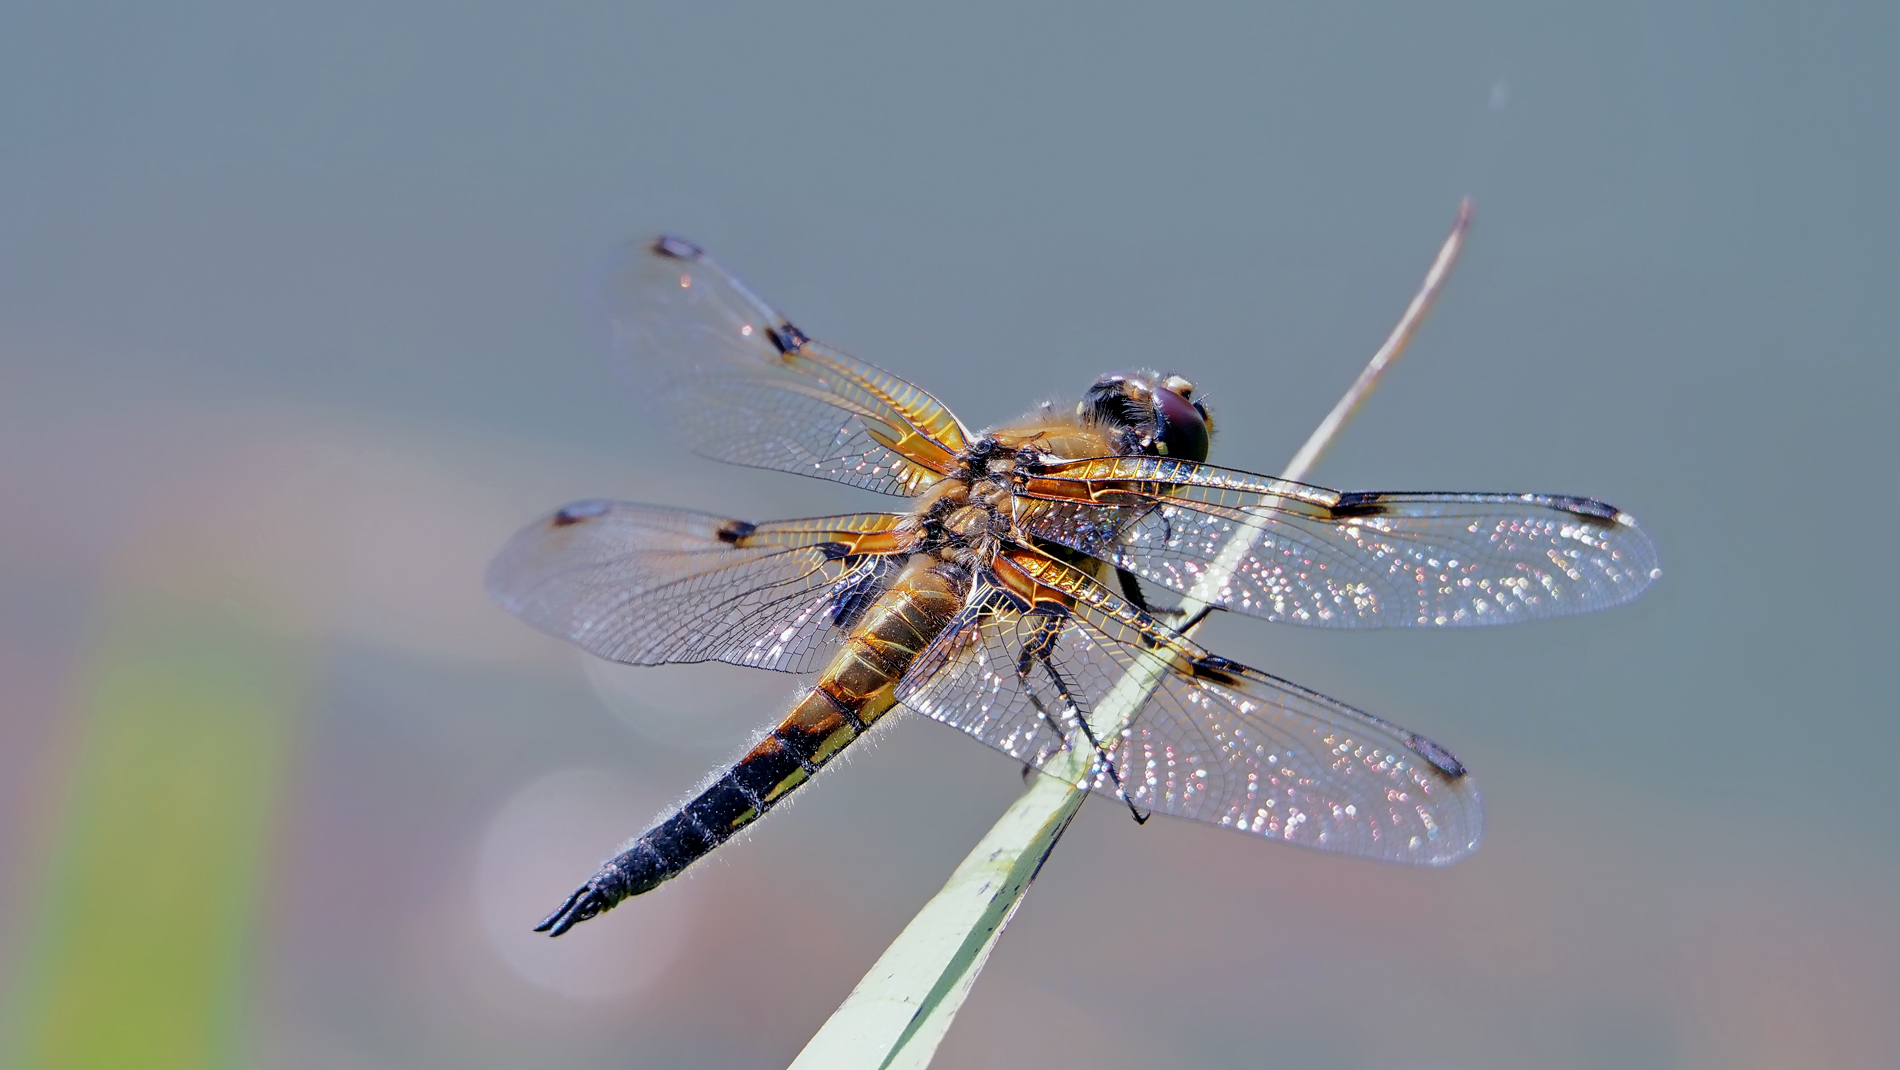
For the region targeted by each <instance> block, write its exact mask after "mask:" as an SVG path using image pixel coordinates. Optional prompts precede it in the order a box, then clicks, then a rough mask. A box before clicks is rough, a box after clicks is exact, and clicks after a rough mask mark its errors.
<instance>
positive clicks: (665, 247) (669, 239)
mask: <svg viewBox="0 0 1900 1070" xmlns="http://www.w3.org/2000/svg"><path fill="white" fill-rule="evenodd" d="M653 251H654V252H655V253H658V254H659V255H661V256H670V257H672V258H673V259H675V260H698V259H699V258H701V257H703V256H705V255H706V250H704V249H701V248H700V247H699V246H697V245H694V244H693V243H692V242H689V241H687V240H686V239H685V238H675V237H673V236H672V235H671V234H662V235H660V236H659V237H658V238H655V239H654V240H653Z"/></svg>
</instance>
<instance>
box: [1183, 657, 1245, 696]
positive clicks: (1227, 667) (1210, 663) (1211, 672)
mask: <svg viewBox="0 0 1900 1070" xmlns="http://www.w3.org/2000/svg"><path fill="white" fill-rule="evenodd" d="M1235 668H1236V666H1235V665H1234V663H1233V662H1231V661H1228V660H1227V659H1226V658H1223V657H1221V656H1220V655H1218V654H1209V655H1207V656H1206V657H1203V658H1200V659H1198V660H1196V661H1195V662H1194V678H1195V679H1196V680H1207V681H1210V682H1212V683H1216V684H1221V685H1223V686H1225V687H1234V688H1237V687H1239V686H1240V680H1239V679H1238V678H1237V677H1236V676H1235V675H1234V673H1233V670H1234V669H1235Z"/></svg>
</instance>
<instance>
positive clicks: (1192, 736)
mask: <svg viewBox="0 0 1900 1070" xmlns="http://www.w3.org/2000/svg"><path fill="white" fill-rule="evenodd" d="M599 296H600V299H601V303H602V307H603V311H604V313H605V318H606V320H607V326H608V328H609V336H610V342H611V345H610V348H611V349H612V351H613V353H614V360H615V364H616V367H617V368H618V370H619V371H620V373H621V376H622V378H623V379H625V380H626V381H627V383H628V385H630V386H631V387H632V388H633V390H634V392H635V393H636V394H637V395H638V396H639V397H641V398H643V399H644V400H645V401H646V402H647V407H648V409H649V411H650V412H651V414H652V415H653V417H654V418H655V419H656V421H657V422H658V424H659V425H660V426H661V427H663V428H665V429H666V430H667V432H668V433H669V434H670V435H671V436H673V438H674V439H675V440H676V441H678V442H679V443H680V444H682V445H684V446H686V447H688V448H690V449H692V450H694V451H696V452H698V453H700V454H703V455H705V456H708V457H711V458H714V459H717V460H721V461H727V462H731V463H734V464H739V465H747V466H752V467H757V468H765V469H774V470H778V471H783V472H792V473H797V474H800V475H807V476H816V477H818V478H821V479H827V480H832V481H835V482H839V483H844V484H847V485H850V486H854V487H859V488H862V489H865V490H869V491H876V492H881V493H884V494H888V495H893V496H897V497H900V498H904V499H906V501H905V503H904V505H903V507H902V508H900V509H897V510H894V511H889V512H865V513H854V514H851V515H846V516H828V517H818V518H813V519H800V520H780V521H767V522H760V523H755V522H751V521H746V520H739V519H734V518H731V517H724V516H717V515H713V514H710V513H704V512H697V511H693V510H688V509H677V508H671V507H667V506H662V505H647V504H640V503H634V502H624V501H607V500H600V499H592V500H585V501H578V502H574V503H572V504H569V505H567V506H564V507H562V508H561V509H559V510H557V511H555V512H554V513H553V514H551V515H549V516H547V517H545V518H543V519H541V520H539V521H537V522H535V523H533V524H532V525H530V526H529V527H527V528H526V529H524V530H523V531H521V532H520V533H519V534H518V535H516V536H515V537H514V538H513V539H512V540H511V541H510V542H508V544H507V545H506V546H505V547H504V548H503V550H502V551H501V553H500V554H499V555H498V556H497V557H496V559H495V561H494V563H493V565H492V566H491V568H490V570H489V573H488V577H487V586H488V590H489V592H490V594H491V596H492V597H493V598H494V599H495V600H497V601H498V602H499V603H500V604H501V605H502V606H503V607H505V608H506V609H508V610H509V611H511V612H512V613H514V614H515V615H517V616H518V617H520V618H521V619H522V620H524V621H525V622H527V623H528V624H530V625H532V626H533V627H535V628H537V629H539V630H541V631H543V632H547V633H549V634H551V635H554V636H558V637H560V638H563V639H567V640H571V641H572V642H574V643H575V644H577V645H578V646H580V647H581V648H582V649H584V650H586V651H588V652H590V653H592V654H595V655H598V656H600V657H603V658H609V659H612V660H614V661H619V662H625V663H628V664H633V665H665V664H680V663H695V662H707V661H720V662H727V663H731V664H736V665H745V666H752V667H755V668H761V669H771V670H777V671H780V672H786V673H801V674H807V678H808V679H809V680H810V682H809V683H807V684H805V685H803V686H802V687H801V688H800V690H798V692H797V693H796V695H795V697H794V699H793V700H792V702H791V709H790V712H788V713H786V714H785V715H784V716H783V718H782V719H781V720H779V722H778V723H777V724H776V725H774V726H773V727H772V728H771V729H770V730H769V731H767V732H766V733H765V734H764V735H763V736H762V737H761V738H760V739H759V740H758V742H757V743H756V745H753V746H752V747H751V748H750V749H749V750H747V751H746V752H745V753H744V754H743V755H742V756H740V757H739V759H738V760H737V761H736V762H735V763H733V764H732V765H731V766H730V768H728V769H727V770H726V771H725V772H724V773H723V774H722V775H719V776H718V777H717V778H716V779H714V780H713V782H712V783H711V786H709V787H707V788H706V789H705V790H704V791H702V792H701V793H699V795H697V796H696V797H695V798H693V799H691V800H690V801H688V802H687V803H685V804H684V805H683V806H682V807H681V808H680V809H679V810H678V811H677V812H676V813H674V814H673V815H672V816H670V817H668V818H666V819H665V820H663V821H661V822H659V823H658V824H656V825H655V826H653V827H652V828H650V829H648V830H647V831H646V832H645V833H643V834H642V835H640V836H639V837H638V838H637V839H635V840H633V841H632V843H631V844H630V845H629V846H627V847H626V848H625V849H624V850H622V851H620V852H619V853H618V854H616V855H614V857H612V858H610V859H608V860H607V861H606V862H605V863H604V864H603V865H601V866H600V868H599V870H598V871H597V872H596V873H595V874H594V875H593V876H592V877H591V878H589V879H588V880H587V882H586V883H585V884H583V885H581V886H580V887H579V888H578V889H577V890H576V891H575V892H574V893H573V894H572V895H570V896H569V897H568V898H567V900H566V901H565V902H563V903H562V904H561V905H560V907H559V908H558V909H556V910H555V911H554V912H553V913H552V914H550V915H549V916H548V917H547V918H546V919H545V920H544V921H542V922H541V924H540V925H539V926H538V927H537V931H539V932H546V933H549V934H550V935H554V936H559V935H561V934H563V933H565V932H567V931H568V930H569V929H571V928H572V927H573V926H574V925H575V924H576V923H578V922H581V921H585V920H587V919H589V918H592V917H595V916H597V915H599V914H600V913H602V912H604V911H607V910H609V909H611V908H612V907H614V906H615V905H616V904H618V903H620V902H621V901H623V900H625V899H627V898H628V897H630V896H635V895H639V894H641V893H643V892H647V891H650V890H652V889H653V888H656V887H658V886H659V885H660V884H662V883H663V882H665V881H667V880H669V879H671V878H673V877H675V876H677V875H679V874H680V873H681V872H682V871H684V870H685V869H686V868H687V867H688V866H689V865H691V864H692V863H693V862H695V861H697V860H698V859H700V858H702V857H704V856H705V855H707V854H708V853H709V852H711V851H712V850H713V849H714V848H716V847H718V846H719V845H720V844H722V843H724V842H725V841H727V840H728V839H730V838H731V837H732V836H733V835H734V834H735V833H737V832H739V831H740V830H741V829H743V828H745V827H747V826H749V825H751V824H752V823H753V822H755V821H757V820H758V819H759V818H760V817H762V816H764V815H765V814H766V813H768V812H770V811H771V810H772V809H773V808H774V807H776V806H778V805H779V804H780V803H782V802H783V801H784V800H785V799H786V797H787V796H788V795H789V794H790V793H791V792H793V791H795V790H796V789H798V788H799V787H800V786H801V785H803V784H805V783H806V782H808V781H809V780H810V779H811V778H812V777H813V776H815V775H817V774H818V772H819V771H820V770H822V769H823V768H824V767H825V766H826V765H828V764H829V763H830V762H832V761H833V760H834V759H835V758H837V756H838V755H839V754H840V753H842V752H843V751H844V749H845V748H846V747H848V746H850V745H851V743H853V742H854V741H856V740H858V739H860V738H862V737H863V736H864V735H865V733H867V732H868V731H870V730H871V729H872V727H873V726H875V725H876V724H878V723H879V722H880V720H881V719H882V718H884V716H885V715H886V714H888V713H889V712H891V711H892V710H894V709H896V708H898V707H899V706H902V707H905V708H908V709H910V710H913V711H915V712H917V713H919V714H922V715H923V716H925V717H928V718H931V719H933V720H937V721H941V722H943V723H945V724H948V725H952V726H954V727H956V728H959V729H962V730H963V731H964V732H966V733H968V734H970V735H972V736H974V737H976V738H977V739H979V740H981V741H982V742H984V743H987V744H989V745H990V746H992V747H994V748H996V749H998V750H1000V751H1002V752H1003V753H1005V754H1007V755H1009V756H1010V757H1011V758H1014V759H1016V760H1018V761H1020V762H1021V763H1023V765H1024V766H1025V775H1028V773H1027V770H1029V769H1038V770H1040V769H1043V768H1045V767H1047V766H1049V765H1050V763H1052V762H1053V761H1054V760H1055V759H1056V758H1057V757H1058V756H1059V755H1063V754H1064V753H1065V752H1068V751H1071V750H1073V749H1076V748H1088V751H1089V752H1091V753H1089V754H1087V755H1085V757H1087V758H1088V759H1089V764H1088V765H1087V768H1088V769H1089V772H1088V773H1087V774H1086V775H1085V776H1084V777H1083V778H1082V780H1081V781H1080V783H1079V784H1078V786H1083V787H1087V788H1088V789H1089V790H1091V791H1094V792H1097V793H1100V794H1103V795H1107V796H1111V797H1113V798H1115V799H1117V800H1120V801H1121V802H1122V803H1124V804H1125V805H1127V806H1128V807H1129V808H1130V809H1131V811H1133V812H1134V813H1135V815H1136V817H1137V819H1138V820H1145V819H1146V817H1147V815H1148V814H1151V813H1164V814H1170V815H1174V816H1179V817H1185V818H1191V819H1196V820H1200V821H1206V822H1211V823H1213V824H1216V825H1220V826H1222V827H1225V828H1231V829H1235V830H1238V831H1240V832H1244V833H1248V834H1251V835H1254V836H1258V837H1262V838H1266V839H1273V840H1281V841H1284V842H1287V843H1292V844H1298V845H1302V846H1306V847H1312V848H1318V849H1320V850H1325V851H1333V852H1338V853H1342V854H1347V855H1357V856H1363V857H1370V858H1375V859H1382V860H1385V861H1388V862H1398V863H1408V864H1415V865H1428V866H1436V865H1444V864H1446V863H1450V862H1453V861H1456V860H1457V859H1459V858H1461V857H1463V856H1464V855H1466V854H1468V853H1469V852H1471V851H1472V850H1473V849H1474V848H1475V847H1476V846H1477V843H1478V840H1479V837H1480V835H1481V833H1482V831H1483V804H1482V799H1481V797H1480V794H1479V791H1478V787H1477V784H1476V782H1475V780H1474V779H1473V777H1472V776H1471V774H1470V773H1469V772H1468V771H1467V770H1466V768H1465V766H1464V765H1463V763H1461V762H1460V761H1459V760H1458V759H1457V758H1456V757H1455V756H1454V755H1453V754H1452V752H1451V751H1450V750H1448V749H1447V748H1445V747H1443V746H1440V745H1439V744H1437V743H1434V742H1432V741H1431V740H1429V739H1427V738H1425V737H1424V736H1421V735H1419V734H1417V733H1414V732H1410V731H1407V730H1406V729H1404V728H1401V727H1399V726H1398V725H1396V724H1393V723H1391V722H1390V721H1387V720H1384V719H1382V718H1380V717H1377V716H1374V715H1373V714H1370V713H1366V712H1364V711H1361V710H1359V709H1356V708H1354V707H1352V706H1349V705H1346V704H1345V703H1343V702H1339V701H1336V700H1334V699H1331V698H1328V697H1326V696H1325V695H1321V694H1319V693H1317V692H1315V691H1312V690H1310V689H1308V688H1305V687H1302V686H1300V685H1299V684H1296V683H1293V682H1291V681H1289V680H1284V679H1281V678H1279V677H1276V676H1273V675H1270V674H1268V673H1265V672H1262V671H1260V670H1257V669H1253V668H1249V667H1247V666H1245V665H1241V664H1239V663H1237V662H1235V661H1232V660H1230V659H1227V658H1223V657H1221V656H1219V655H1217V654H1215V653H1212V652H1211V651H1209V650H1207V649H1206V648H1204V647H1202V646H1201V645H1199V644H1198V643H1196V642H1195V641H1194V640H1193V639H1192V638H1191V637H1190V635H1189V634H1188V632H1189V631H1190V630H1191V625H1192V624H1193V623H1195V620H1192V619H1182V617H1181V615H1180V614H1179V613H1177V612H1175V611H1173V610H1170V609H1168V608H1166V607H1164V606H1162V605H1161V604H1159V602H1157V601H1151V600H1150V598H1149V596H1148V594H1149V592H1150V591H1153V590H1154V589H1156V588H1159V589H1164V590H1167V591H1171V592H1174V593H1175V594H1177V595H1182V596H1189V597H1191V598H1193V599H1195V600H1198V601H1200V602H1202V603H1204V604H1205V605H1207V606H1208V607H1209V608H1217V609H1222V610H1227V611H1231V612H1235V613H1240V614H1244V615H1247V616H1252V617H1259V618H1262V619H1264V620H1269V621H1277V622H1282V623H1287V624H1295V625H1305V626H1309V627H1318V628H1343V629H1363V628H1393V627H1401V628H1457V627H1466V626H1480V625H1493V624H1508V623H1514V622H1518V621H1531V620H1543V619H1547V618H1552V617H1558V616H1564V615H1567V614H1573V613H1583V612H1589V611H1592V610H1597V609H1603V608H1606V607H1609V606H1613V605H1616V604H1618V603H1621V602H1624V601H1627V600H1628V599H1630V598H1633V597H1635V596H1636V595H1637V594H1638V593H1640V592H1641V591H1642V590H1643V589H1644V588H1645V587H1646V586H1648V585H1649V584H1650V583H1651V582H1652V581H1653V580H1654V579H1656V577H1657V576H1659V575H1660V572H1659V571H1658V568H1657V556H1656V549H1655V546H1654V544H1653V543H1652V542H1651V541H1650V539H1649V538H1648V536H1647V535H1645V534H1644V532H1643V531H1642V529H1641V528H1640V527H1639V526H1638V524H1637V523H1636V521H1635V520H1634V519H1633V518H1632V517H1631V516H1630V515H1629V514H1628V513H1625V512H1623V511H1622V510H1620V509H1617V508H1615V507H1613V506H1610V505H1606V504H1604V503H1602V502H1600V501H1596V500H1594V499H1590V498H1582V497H1570V496H1565V495H1556V494H1515V493H1437V492H1434V493H1394V492H1342V491H1335V490H1328V489H1325V488H1322V487H1317V486H1309V485H1306V484H1303V483H1295V482H1289V481H1286V480H1281V479H1276V478H1272V477H1269V476H1264V475H1256V474H1253V473H1249V472H1244V471H1238V470H1234V469H1228V468H1220V467H1216V466H1214V465H1211V464H1208V463H1207V457H1208V452H1209V446H1210V443H1211V439H1212V433H1213V427H1214V422H1213V419H1212V417H1211V415H1210V413H1209V411H1208V408H1207V406H1206V404H1205V402H1204V400H1203V399H1202V398H1201V397H1199V396H1198V392H1197V390H1196V387H1195V385H1194V384H1193V383H1192V382H1191V381H1190V380H1188V379H1187V378H1185V377H1184V376H1182V375H1180V374H1175V373H1166V374H1164V373H1161V372H1155V371H1146V370H1143V371H1130V372H1121V373H1114V374H1108V375H1104V376H1102V377H1100V378H1098V379H1097V380H1096V381H1095V382H1094V383H1093V384H1092V385H1091V386H1090V387H1089V388H1088V389H1087V390H1086V391H1085V392H1084V393H1083V395H1082V397H1081V399H1080V400H1079V401H1078V402H1076V403H1075V404H1074V406H1073V407H1070V406H1068V405H1066V404H1056V403H1045V404H1043V405H1041V406H1039V407H1037V408H1035V409H1034V410H1033V411H1031V412H1030V413H1029V414H1028V415H1027V416H1025V417H1024V418H1022V419H1021V420H1018V421H1016V422H1014V423H1010V424H1008V425H1006V426H1001V427H994V428H990V429H988V430H983V431H972V430H971V429H970V428H969V427H968V426H967V425H965V424H964V423H962V422H961V421H960V420H958V419H957V417H956V416H955V415H954V414H952V413H951V412H950V410H949V409H948V408H946V407H945V406H944V405H943V404H942V403H941V402H939V401H938V400H937V399H936V398H934V397H932V396H931V395H930V394H929V393H926V392H925V391H924V390H923V389H922V388H920V387H917V386H915V385H913V384H911V383H910V382H907V381H905V380H904V379H902V378H899V377H898V376H896V375H894V374H892V373H891V372H888V371H886V370H884V369H882V368H879V367H877V366H875V365H872V364H869V363H866V362H864V361H861V360H858V359H856V358H854V357H851V356H848V355H846V354H845V353H843V352H840V351H839V350H837V349H835V348H832V347H830V346H827V345H825V344H823V343H821V342H819V341H817V340H815V339H813V338H811V337H810V336H809V335H807V334H805V332H803V331H801V330H799V329H798V328H797V327H795V326H793V324H792V323H791V321H790V320H788V319H786V318H785V317H784V316H783V315H780V314H779V313H778V312H777V311H775V310H773V308H772V307H771V306H769V305H767V304H766V303H765V302H764V301H762V300H760V299H759V298H758V297H757V296H756V295H755V294H754V293H753V292H752V291H751V290H750V289H748V288H747V287H746V286H745V284H744V283H742V282H741V281H739V280H738V279H737V278H735V277H734V276H732V275H731V274H729V273H727V272H726V271H725V270H724V269H723V268H721V267H720V266H719V265H718V264H717V263H716V262H715V261H714V260H713V259H712V258H711V257H709V256H708V255H707V254H706V252H705V251H704V250H703V249H701V248H700V247H699V246H697V245H695V244H693V243H691V242H689V241H686V240H684V239H681V238H675V237H661V238H658V239H655V240H653V241H650V242H640V243H635V244H632V245H629V246H627V247H625V248H624V249H623V250H622V251H621V253H620V254H619V255H617V256H616V257H615V258H614V259H613V260H612V261H611V262H610V264H609V266H608V267H607V269H606V270H605V271H604V273H603V275H602V279H601V282H600V290H599ZM1203 612H1205V610H1204V611H1203ZM1137 672H1141V673H1145V675H1143V676H1141V677H1140V679H1142V680H1144V681H1152V682H1151V683H1149V684H1148V685H1147V692H1146V699H1145V701H1143V702H1141V703H1140V705H1139V709H1138V711H1137V713H1136V714H1135V715H1134V716H1133V717H1132V718H1129V719H1127V720H1126V721H1125V722H1124V723H1121V724H1119V725H1112V724H1106V723H1103V722H1101V721H1098V719H1097V716H1096V711H1097V708H1098V706H1100V705H1102V704H1103V703H1104V701H1105V700H1106V699H1107V698H1108V696H1109V695H1110V693H1111V692H1112V691H1114V689H1115V688H1116V687H1117V686H1118V685H1122V686H1125V683H1124V682H1125V680H1126V679H1128V678H1130V674H1131V673H1137ZM813 674H815V675H813ZM1075 757H1076V756H1075V755H1071V756H1070V760H1073V759H1074V758H1075Z"/></svg>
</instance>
